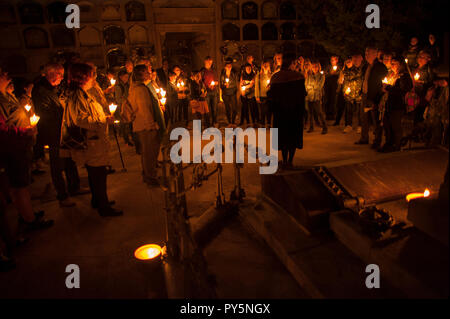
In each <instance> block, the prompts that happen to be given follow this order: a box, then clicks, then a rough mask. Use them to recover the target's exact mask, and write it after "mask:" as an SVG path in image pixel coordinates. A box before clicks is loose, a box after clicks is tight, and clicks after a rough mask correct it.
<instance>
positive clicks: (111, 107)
mask: <svg viewBox="0 0 450 319" xmlns="http://www.w3.org/2000/svg"><path fill="white" fill-rule="evenodd" d="M116 110H117V105H116V104H110V105H109V112H111V114H114V112H115V111H116Z"/></svg>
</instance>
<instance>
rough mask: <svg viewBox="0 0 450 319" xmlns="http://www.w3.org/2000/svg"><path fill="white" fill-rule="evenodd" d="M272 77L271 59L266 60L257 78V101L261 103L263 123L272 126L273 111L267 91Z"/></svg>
mask: <svg viewBox="0 0 450 319" xmlns="http://www.w3.org/2000/svg"><path fill="white" fill-rule="evenodd" d="M271 77H272V71H271V70H270V60H265V61H264V63H263V65H262V68H261V71H260V72H258V74H257V75H256V78H255V98H256V102H258V104H259V105H260V110H261V125H263V126H265V125H266V120H267V125H268V126H270V125H271V124H272V113H271V112H269V106H268V104H267V91H268V90H269V87H270V78H271Z"/></svg>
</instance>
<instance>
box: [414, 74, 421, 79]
mask: <svg viewBox="0 0 450 319" xmlns="http://www.w3.org/2000/svg"><path fill="white" fill-rule="evenodd" d="M419 79H420V74H419V73H416V74H415V75H414V80H416V81H419Z"/></svg>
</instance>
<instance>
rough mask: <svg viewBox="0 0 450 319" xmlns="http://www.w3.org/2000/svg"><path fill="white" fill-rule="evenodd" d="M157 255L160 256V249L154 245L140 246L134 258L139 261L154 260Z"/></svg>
mask: <svg viewBox="0 0 450 319" xmlns="http://www.w3.org/2000/svg"><path fill="white" fill-rule="evenodd" d="M159 255H161V247H160V246H158V245H155V244H148V245H144V246H141V247H139V248H138V249H136V251H135V252H134V257H136V258H137V259H139V260H149V259H154V258H156V257H158V256H159Z"/></svg>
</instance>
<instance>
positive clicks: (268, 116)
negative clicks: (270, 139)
mask: <svg viewBox="0 0 450 319" xmlns="http://www.w3.org/2000/svg"><path fill="white" fill-rule="evenodd" d="M260 101H261V103H260V106H261V119H260V120H261V124H262V125H265V124H266V123H267V124H269V125H271V124H272V116H273V114H272V112H271V111H270V110H269V104H268V103H267V98H265V97H261V98H260ZM266 120H267V122H266Z"/></svg>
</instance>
